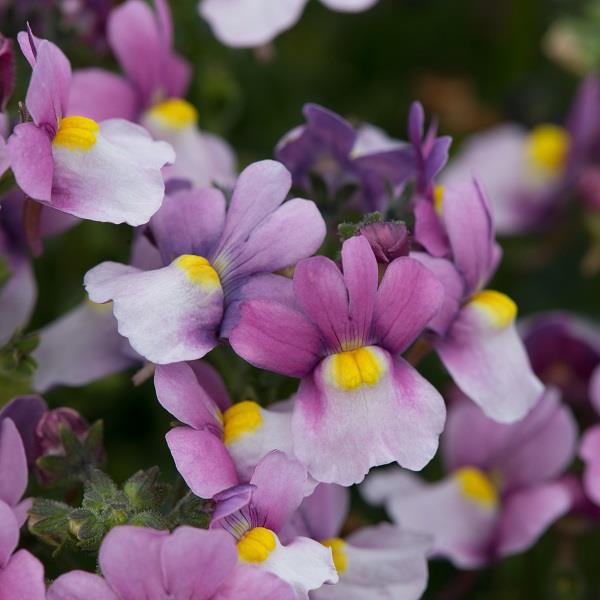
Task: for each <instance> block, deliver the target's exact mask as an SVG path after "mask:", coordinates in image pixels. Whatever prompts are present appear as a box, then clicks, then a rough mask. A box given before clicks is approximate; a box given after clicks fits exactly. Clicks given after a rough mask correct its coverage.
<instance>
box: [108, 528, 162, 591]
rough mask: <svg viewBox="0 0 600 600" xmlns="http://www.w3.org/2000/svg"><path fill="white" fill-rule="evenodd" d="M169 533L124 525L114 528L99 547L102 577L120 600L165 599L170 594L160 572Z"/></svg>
mask: <svg viewBox="0 0 600 600" xmlns="http://www.w3.org/2000/svg"><path fill="white" fill-rule="evenodd" d="M168 535H169V533H168V532H167V531H156V530H155V529H147V528H144V527H132V526H130V525H121V526H119V527H115V528H113V529H111V530H110V531H109V532H108V534H107V535H106V537H105V538H104V540H103V542H102V546H100V554H99V557H98V562H99V564H100V568H101V569H102V574H103V575H104V578H105V579H106V581H107V582H108V583H109V584H110V586H111V588H113V589H114V590H115V591H116V592H117V594H118V595H119V597H120V598H127V599H128V600H163V599H164V598H165V596H167V595H168V590H167V589H166V587H165V581H164V579H163V574H162V569H161V551H162V546H163V543H164V542H165V540H166V538H167V536H168Z"/></svg>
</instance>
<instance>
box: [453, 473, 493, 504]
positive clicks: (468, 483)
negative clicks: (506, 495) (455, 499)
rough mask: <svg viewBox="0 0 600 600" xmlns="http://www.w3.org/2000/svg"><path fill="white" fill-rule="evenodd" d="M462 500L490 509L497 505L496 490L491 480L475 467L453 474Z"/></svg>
mask: <svg viewBox="0 0 600 600" xmlns="http://www.w3.org/2000/svg"><path fill="white" fill-rule="evenodd" d="M454 477H456V479H457V481H458V484H459V486H460V492H461V494H462V495H463V497H464V498H466V499H467V500H471V501H472V502H475V503H477V504H480V505H482V506H486V507H489V508H492V507H494V506H496V505H497V504H498V490H497V489H496V486H495V485H494V483H493V482H492V480H491V479H490V478H489V477H488V476H487V475H486V474H485V473H484V472H483V471H481V470H479V469H477V468H476V467H463V468H462V469H459V470H458V471H456V473H455V474H454Z"/></svg>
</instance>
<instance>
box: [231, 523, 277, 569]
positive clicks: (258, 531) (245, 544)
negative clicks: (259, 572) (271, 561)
mask: <svg viewBox="0 0 600 600" xmlns="http://www.w3.org/2000/svg"><path fill="white" fill-rule="evenodd" d="M276 546H277V543H276V541H275V534H274V533H273V532H272V531H271V530H270V529H266V528H265V527H255V528H254V529H251V530H250V531H249V532H248V533H246V535H244V537H243V538H242V539H241V540H240V541H239V542H238V543H237V550H238V557H239V558H240V560H242V561H244V562H249V563H261V562H264V561H265V560H267V558H269V554H271V552H273V550H275V547H276Z"/></svg>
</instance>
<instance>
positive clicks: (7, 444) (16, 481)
mask: <svg viewBox="0 0 600 600" xmlns="http://www.w3.org/2000/svg"><path fill="white" fill-rule="evenodd" d="M27 476H28V470H27V457H26V456H25V448H24V446H23V441H22V440H21V436H20V435H19V431H18V429H17V427H16V425H15V424H14V423H13V422H12V420H11V419H9V418H4V419H3V420H2V422H0V500H3V501H4V502H6V503H7V504H8V505H9V506H13V507H14V506H16V504H17V503H18V502H19V500H20V499H21V498H22V496H23V494H24V493H25V488H26V487H27Z"/></svg>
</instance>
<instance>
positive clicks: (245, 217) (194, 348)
mask: <svg viewBox="0 0 600 600" xmlns="http://www.w3.org/2000/svg"><path fill="white" fill-rule="evenodd" d="M290 187H291V178H290V174H289V173H288V171H287V170H286V169H285V168H284V167H283V166H282V165H280V164H279V163H276V162H274V161H262V162H258V163H254V164H253V165H250V166H249V167H248V168H246V169H245V170H244V171H243V172H242V174H241V175H240V177H239V179H238V181H237V184H236V187H235V190H234V192H233V196H232V198H231V202H230V204H229V207H228V208H227V210H226V202H225V198H224V196H223V194H222V193H221V192H220V191H219V190H216V189H212V188H206V189H203V190H182V191H179V192H176V193H173V194H172V195H170V196H167V198H166V199H165V202H164V205H163V208H162V209H161V210H160V212H159V213H158V214H157V215H156V216H155V217H154V219H153V220H152V223H151V224H150V231H151V232H152V236H153V239H154V240H155V242H156V245H157V247H158V249H159V250H160V253H161V256H162V259H163V264H164V265H165V266H164V267H163V268H160V269H154V270H148V271H144V270H142V269H138V268H135V267H131V266H127V265H122V264H118V263H113V262H105V263H102V264H101V265H98V266H97V267H95V268H94V269H92V270H91V271H89V272H88V273H87V274H86V276H85V285H86V289H87V291H88V293H89V295H90V299H91V300H92V301H93V302H101V303H102V302H109V301H111V300H112V301H113V311H114V314H115V317H116V318H117V321H118V323H119V333H121V335H123V336H125V337H126V338H127V339H128V340H129V342H130V343H131V346H132V347H133V348H134V350H136V351H137V352H139V353H140V354H141V355H142V356H144V357H145V358H146V359H148V360H150V361H152V362H155V363H159V364H167V363H174V362H181V361H186V360H194V359H197V358H201V357H202V356H204V355H205V354H206V353H207V352H209V351H210V350H212V349H213V348H214V347H215V346H216V345H217V339H218V336H219V335H220V336H223V337H227V336H228V331H229V329H230V327H231V324H232V322H233V321H234V320H235V319H236V316H237V306H238V305H239V303H240V302H241V300H242V299H244V298H245V297H247V296H248V295H249V294H251V293H252V294H254V295H257V296H262V295H264V294H267V295H268V294H271V293H272V292H273V290H275V289H276V288H277V287H278V286H281V282H280V280H284V281H285V278H283V277H280V276H275V275H270V274H271V273H273V272H275V271H278V270H280V269H283V268H285V267H289V266H292V265H294V264H296V262H297V261H298V260H300V259H302V258H305V257H307V256H310V255H311V254H313V253H314V252H315V251H316V250H317V249H318V248H319V246H320V245H321V243H322V241H323V239H324V237H325V223H324V221H323V218H322V217H321V215H320V214H319V211H318V210H317V207H316V206H315V205H314V203H313V202H310V201H308V200H301V199H293V200H289V201H287V202H284V200H285V198H286V195H287V193H288V192H289V190H290Z"/></svg>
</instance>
